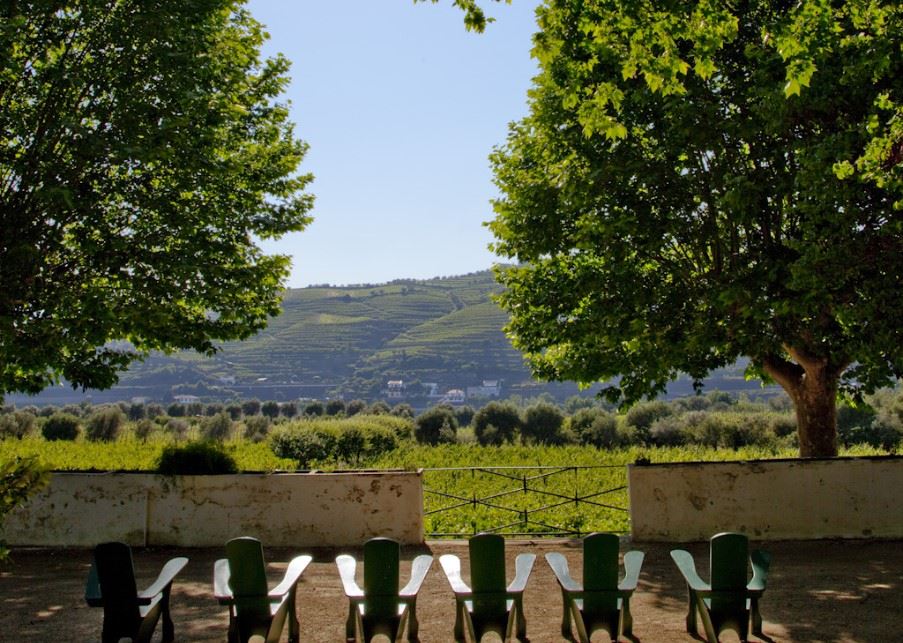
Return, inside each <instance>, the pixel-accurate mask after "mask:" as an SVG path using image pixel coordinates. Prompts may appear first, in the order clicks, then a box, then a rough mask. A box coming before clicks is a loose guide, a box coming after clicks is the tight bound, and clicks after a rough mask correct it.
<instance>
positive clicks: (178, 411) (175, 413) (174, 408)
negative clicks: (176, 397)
mask: <svg viewBox="0 0 903 643" xmlns="http://www.w3.org/2000/svg"><path fill="white" fill-rule="evenodd" d="M166 415H168V416H169V417H171V418H181V417H185V405H184V404H179V403H178V402H173V403H172V404H170V405H169V406H167V407H166Z"/></svg>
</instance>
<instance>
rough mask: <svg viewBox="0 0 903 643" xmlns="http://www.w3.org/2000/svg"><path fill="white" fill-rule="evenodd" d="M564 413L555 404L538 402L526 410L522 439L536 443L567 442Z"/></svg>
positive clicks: (552, 443)
mask: <svg viewBox="0 0 903 643" xmlns="http://www.w3.org/2000/svg"><path fill="white" fill-rule="evenodd" d="M563 424H564V414H563V413H562V412H561V409H559V408H558V407H557V406H555V405H554V404H548V403H546V402H538V403H536V404H534V405H532V406H530V407H528V408H527V410H526V411H524V420H523V425H522V426H521V439H522V440H524V441H525V442H532V443H535V444H550V445H554V444H566V443H567V437H566V436H567V434H566V433H565V432H563V431H562V430H561V428H562V425H563Z"/></svg>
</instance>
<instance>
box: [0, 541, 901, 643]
mask: <svg viewBox="0 0 903 643" xmlns="http://www.w3.org/2000/svg"><path fill="white" fill-rule="evenodd" d="M682 547H683V548H685V549H688V550H690V551H691V552H692V553H693V554H694V555H695V556H696V559H697V566H698V567H700V572H701V575H702V576H703V577H704V578H706V577H707V569H706V568H707V545H706V544H704V543H699V544H693V545H689V546H682ZM763 548H765V549H767V550H768V551H770V552H771V554H772V567H771V574H770V577H769V582H768V590H767V591H766V592H765V596H764V598H763V599H762V601H761V611H762V616H763V618H764V619H765V626H764V631H765V634H766V635H767V636H768V637H769V638H770V639H772V640H774V641H824V642H837V643H840V642H847V641H862V642H869V643H871V642H876V641H903V542H900V541H882V542H873V541H842V542H841V541H818V542H776V543H767V544H765V545H764V546H763ZM626 549H641V550H643V551H645V552H646V560H645V563H644V565H643V571H642V574H641V576H640V584H639V587H638V589H637V592H636V593H635V594H634V598H633V600H632V601H631V608H632V612H633V615H634V634H635V636H636V638H637V639H639V640H640V641H644V642H647V643H658V642H670V641H694V640H697V639H694V637H691V636H690V635H688V634H687V633H686V632H685V630H684V615H685V610H686V607H685V606H686V593H685V588H684V585H683V582H682V580H681V579H680V576H679V573H678V571H677V569H676V567H675V566H674V564H673V563H672V561H671V558H670V556H669V555H668V552H669V550H670V549H672V547H671V546H668V545H661V544H654V545H653V544H637V545H630V544H629V543H625V544H624V545H623V546H622V550H626ZM548 551H562V552H565V554H566V555H567V557H568V558H569V560H570V561H571V565H572V569H573V568H574V566H575V565H578V564H579V560H580V550H579V545H578V544H575V543H574V542H569V541H534V542H529V541H518V542H513V541H509V543H508V551H507V555H508V568H509V578H510V574H513V560H514V556H515V555H516V554H519V553H523V552H532V553H535V554H537V562H536V565H535V567H534V569H533V574H532V576H531V578H530V582H529V583H528V585H527V590H526V594H525V596H524V611H525V613H526V617H527V634H528V635H529V637H530V640H531V641H533V643H545V642H553V641H561V640H562V637H561V635H560V629H559V628H560V623H561V595H560V593H559V592H558V589H557V585H556V584H555V578H554V576H553V574H552V571H551V570H550V569H549V567H548V565H547V564H546V562H545V560H544V559H543V558H542V554H544V553H545V552H548ZM343 552H347V553H356V554H358V555H360V550H357V551H354V550H341V551H340V550H336V549H317V550H313V551H307V552H300V551H292V550H289V549H284V548H273V549H267V550H266V555H267V560H268V561H274V562H272V563H271V564H270V569H269V572H270V578H271V579H272V581H273V583H275V582H276V580H277V579H278V578H279V577H280V576H281V571H282V570H284V567H285V566H284V564H279V563H278V562H276V561H287V560H288V559H290V558H291V557H292V556H294V555H297V554H299V553H310V554H312V555H313V556H314V562H313V563H312V564H311V565H310V567H308V569H307V570H306V571H305V573H304V575H303V577H302V580H301V584H300V586H299V591H298V613H299V617H300V621H301V640H302V641H316V642H320V641H324V642H325V641H329V642H334V641H343V640H344V630H343V627H344V622H345V615H346V613H347V612H346V610H347V603H346V601H345V598H344V595H343V593H342V586H341V583H340V581H339V577H338V573H337V571H336V568H335V564H334V562H333V560H334V557H335V556H336V555H337V554H339V553H343ZM425 552H427V553H432V554H434V555H436V556H437V557H438V555H440V554H443V553H455V554H458V555H460V556H461V557H462V559H463V560H464V566H465V570H466V566H467V561H466V556H467V549H466V543H464V542H461V541H454V542H448V541H446V542H432V543H429V544H428V546H426V547H425V548H419V549H418V548H406V549H405V550H404V552H403V555H404V558H405V561H404V563H403V565H404V568H403V570H402V580H403V582H404V579H405V578H406V577H407V576H406V574H407V572H408V570H409V567H410V561H411V559H412V558H413V556H415V555H416V554H419V553H425ZM134 556H135V564H136V567H137V569H138V576H139V584H140V583H141V582H142V581H145V579H146V583H149V582H150V580H152V578H153V577H154V576H155V575H156V572H157V570H159V568H160V567H161V566H162V564H163V563H164V562H165V561H166V560H167V559H168V558H171V557H173V556H187V557H188V558H189V559H190V562H189V564H188V566H187V567H186V568H185V569H184V570H183V572H182V573H181V575H180V576H179V577H178V578H177V579H176V583H175V585H174V590H173V597H172V610H173V620H174V621H175V627H176V639H177V640H179V641H224V640H225V633H226V624H227V616H226V612H225V610H224V608H222V607H220V606H218V605H217V604H216V602H215V601H214V600H213V597H212V577H213V562H214V560H215V559H217V558H220V557H222V556H223V552H222V551H221V550H216V549H190V550H184V549H175V548H151V549H145V550H140V549H139V550H136V551H135V552H134ZM89 564H90V552H89V551H87V550H84V549H14V550H13V552H12V558H11V560H10V561H9V562H8V563H6V564H3V565H2V566H0V606H2V610H0V640H2V641H12V640H16V641H25V640H27V641H98V640H99V639H100V627H101V620H102V614H101V610H99V609H92V608H89V607H87V606H86V605H85V603H84V600H83V598H82V597H83V591H84V580H85V577H86V575H87V572H88V568H89ZM577 569H579V567H577ZM417 614H418V617H419V620H420V624H421V629H420V634H421V640H422V641H423V643H432V642H446V641H451V640H452V624H453V622H454V600H453V597H452V593H451V589H450V588H449V585H448V582H447V581H446V580H445V577H444V575H443V573H442V570H441V568H440V567H439V563H438V560H436V561H435V562H434V563H433V567H432V569H431V570H430V573H429V575H428V576H427V579H426V581H425V583H424V585H423V588H422V590H421V594H420V597H419V599H418V603H417ZM159 629H160V628H159V627H158V632H157V635H156V637H157V638H155V639H154V640H155V641H156V640H159V636H160V633H159ZM283 640H285V635H283ZM485 640H489V637H486V639H485ZM594 640H595V638H594ZM600 640H601V639H600ZM721 640H722V642H724V641H736V640H737V638H736V636H735V635H734V634H733V633H725V635H723V636H722V639H721ZM751 640H755V639H751Z"/></svg>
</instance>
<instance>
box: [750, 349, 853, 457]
mask: <svg viewBox="0 0 903 643" xmlns="http://www.w3.org/2000/svg"><path fill="white" fill-rule="evenodd" d="M787 352H788V354H790V355H791V357H793V358H794V360H795V361H796V363H794V362H790V361H787V360H785V359H782V358H775V357H770V358H767V359H765V360H763V368H764V370H765V372H766V373H768V374H769V375H770V376H771V377H772V378H773V379H774V380H775V381H776V382H777V383H778V384H780V385H781V387H782V388H783V389H784V390H785V391H787V394H788V395H789V396H790V399H791V400H793V406H794V408H795V409H796V427H797V429H796V430H797V435H798V436H799V446H800V457H801V458H831V457H834V456H836V455H837V385H838V382H839V380H840V374H841V373H842V372H843V367H840V366H836V365H831V364H829V362H828V360H826V359H817V358H812V357H810V356H807V355H805V354H804V353H802V352H801V351H798V350H794V349H793V348H789V347H788V348H787Z"/></svg>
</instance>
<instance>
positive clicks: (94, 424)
mask: <svg viewBox="0 0 903 643" xmlns="http://www.w3.org/2000/svg"><path fill="white" fill-rule="evenodd" d="M124 426H125V414H124V413H123V412H122V409H120V408H119V407H118V406H106V407H103V408H100V409H97V410H96V411H94V413H92V414H91V415H90V416H89V417H88V422H87V427H86V430H85V435H86V436H87V438H88V439H89V440H91V441H92V442H113V441H114V440H115V439H116V438H118V437H119V435H120V434H121V433H122V429H123V427H124Z"/></svg>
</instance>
